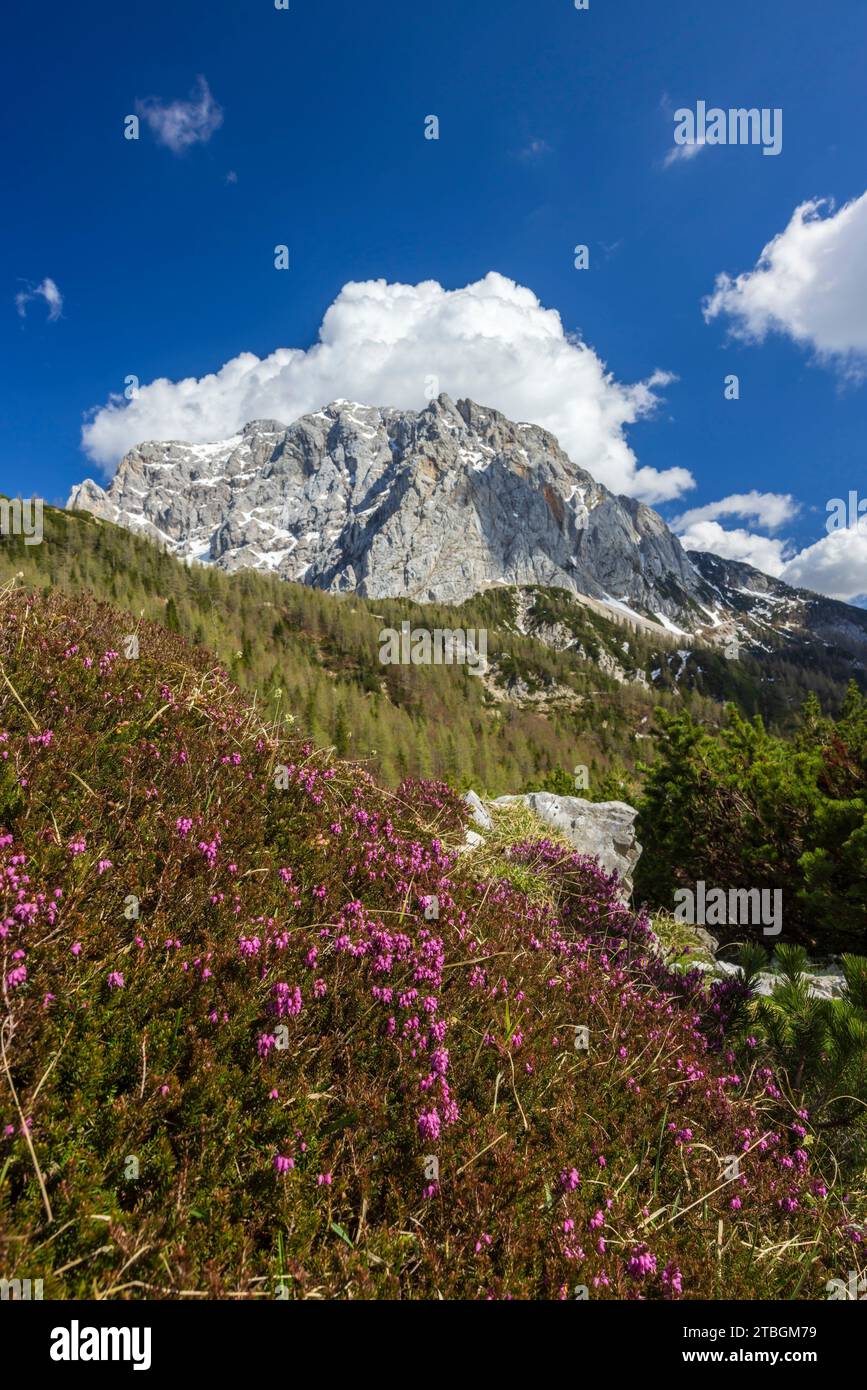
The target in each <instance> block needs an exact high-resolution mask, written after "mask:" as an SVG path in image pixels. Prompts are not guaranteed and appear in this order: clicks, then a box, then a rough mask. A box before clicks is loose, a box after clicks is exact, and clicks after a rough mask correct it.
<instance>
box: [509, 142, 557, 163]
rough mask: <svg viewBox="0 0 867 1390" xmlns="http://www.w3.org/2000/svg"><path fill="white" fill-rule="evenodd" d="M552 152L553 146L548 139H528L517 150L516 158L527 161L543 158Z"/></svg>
mask: <svg viewBox="0 0 867 1390" xmlns="http://www.w3.org/2000/svg"><path fill="white" fill-rule="evenodd" d="M550 153H551V146H550V145H549V144H548V141H547V140H538V139H535V140H528V141H527V144H526V145H523V146H522V147H521V149H519V150H516V151H515V158H516V159H523V160H524V161H525V162H526V163H530V162H532V161H533V160H536V159H541V158H542V157H543V156H544V155H546V154H550Z"/></svg>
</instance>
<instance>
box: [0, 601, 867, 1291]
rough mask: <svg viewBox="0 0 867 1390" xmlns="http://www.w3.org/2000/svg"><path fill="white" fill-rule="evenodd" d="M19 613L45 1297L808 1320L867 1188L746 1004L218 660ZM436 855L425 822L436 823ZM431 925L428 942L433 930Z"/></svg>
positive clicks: (13, 1163) (14, 976)
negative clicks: (690, 1307) (824, 1148)
mask: <svg viewBox="0 0 867 1390" xmlns="http://www.w3.org/2000/svg"><path fill="white" fill-rule="evenodd" d="M128 623H129V619H128V618H125V617H123V616H122V615H119V614H118V613H116V612H115V611H114V610H112V609H110V608H107V607H104V606H100V605H98V604H96V603H93V602H91V601H85V600H79V601H77V602H76V603H75V605H72V604H70V603H69V601H68V600H65V599H63V598H62V597H60V596H58V595H56V594H55V595H53V596H48V597H29V598H28V597H25V596H23V595H21V594H18V595H7V596H6V597H5V599H4V601H3V603H2V605H0V663H2V668H0V677H2V689H0V719H2V725H0V821H2V828H3V834H2V836H0V875H2V878H0V882H2V893H3V902H2V904H0V914H2V915H0V923H2V925H0V966H2V982H3V1022H2V1067H3V1076H2V1085H0V1145H2V1147H0V1234H2V1246H0V1248H2V1251H3V1261H4V1266H5V1268H4V1270H3V1274H4V1275H5V1276H6V1277H9V1278H11V1277H15V1276H16V1274H17V1275H19V1276H26V1277H31V1278H36V1277H40V1278H43V1279H44V1281H45V1293H46V1296H47V1297H66V1298H68V1297H81V1296H87V1297H93V1296H98V1297H113V1298H123V1297H155V1298H158V1297H177V1296H179V1295H181V1294H184V1295H185V1296H193V1295H199V1296H201V1295H209V1296H222V1295H226V1294H227V1293H232V1294H234V1295H238V1296H243V1297H251V1298H253V1297H260V1298H272V1297H275V1296H282V1295H285V1296H288V1297H292V1298H305V1297H312V1298H323V1297H334V1298H338V1297H352V1298H371V1297H380V1298H381V1297H401V1298H437V1297H445V1298H455V1297H462V1298H489V1297H490V1298H500V1297H511V1298H569V1297H576V1296H579V1297H581V1296H584V1293H585V1292H586V1293H587V1295H588V1296H589V1297H591V1298H665V1299H674V1298H737V1297H747V1298H764V1297H768V1296H773V1295H775V1294H778V1295H781V1296H785V1297H800V1298H807V1297H812V1298H815V1297H823V1296H824V1288H825V1284H826V1282H827V1281H828V1280H829V1279H831V1278H834V1277H838V1276H840V1275H841V1274H842V1275H843V1276H844V1277H845V1275H846V1272H847V1271H848V1270H850V1269H852V1268H856V1269H857V1268H860V1267H861V1266H863V1264H864V1260H863V1257H862V1255H861V1253H860V1252H861V1249H862V1242H861V1231H860V1226H861V1224H862V1223H863V1220H864V1204H863V1195H862V1194H861V1193H860V1192H859V1191H858V1190H857V1189H856V1188H853V1187H851V1186H850V1187H849V1188H847V1189H845V1190H844V1189H842V1188H840V1187H839V1186H835V1184H834V1180H833V1179H834V1171H833V1165H832V1164H830V1163H829V1164H828V1166H827V1170H826V1169H825V1168H823V1166H822V1164H821V1163H819V1162H817V1161H816V1160H815V1159H814V1157H813V1144H812V1142H811V1139H812V1135H811V1120H810V1116H809V1114H808V1113H807V1112H806V1110H805V1109H803V1108H796V1106H795V1105H793V1103H792V1101H791V1098H790V1097H788V1096H787V1094H786V1092H785V1090H784V1089H783V1088H782V1087H781V1086H780V1085H779V1084H778V1078H777V1076H776V1075H775V1073H774V1071H773V1069H772V1067H771V1066H770V1065H769V1062H768V1059H767V1057H765V1056H764V1055H763V1054H762V1051H761V1049H760V1048H750V1047H747V1048H746V1049H745V1053H744V1055H743V1056H741V1055H738V1054H736V1053H735V1051H734V1050H732V1048H731V1047H730V1046H729V1044H728V1041H727V1030H728V1029H729V1027H730V1026H731V1025H732V1022H733V1020H734V1019H735V1018H736V1016H737V1014H738V1010H739V1009H740V1008H741V1007H742V1006H743V1005H744V991H743V989H742V988H741V987H740V986H739V985H738V984H737V982H735V983H734V984H732V983H731V982H729V984H728V985H727V986H722V985H718V986H714V987H710V988H709V987H708V986H707V985H706V984H705V983H704V981H703V980H702V978H701V976H700V972H698V971H694V972H690V973H689V974H687V975H686V976H684V975H682V974H680V973H678V972H676V971H674V970H670V969H669V968H668V967H667V966H666V964H665V962H664V961H663V960H661V959H660V957H659V955H658V953H657V952H656V950H655V949H654V939H653V935H652V932H651V930H650V926H649V923H648V921H647V919H646V918H645V917H643V916H639V917H635V915H634V914H632V913H631V912H630V911H629V910H628V909H627V908H626V907H625V906H624V905H623V904H622V903H621V902H620V900H619V885H618V883H617V881H616V879H615V878H613V877H609V876H606V875H605V874H604V873H602V872H601V871H600V869H599V867H598V865H596V864H595V863H593V862H591V861H588V860H584V859H581V858H580V857H578V856H576V855H574V854H573V853H571V852H569V851H567V850H565V849H564V848H563V847H562V846H559V845H556V844H553V843H551V842H550V841H544V840H542V841H539V840H532V839H525V840H523V841H521V842H519V843H517V844H515V845H513V846H511V847H509V848H508V850H507V851H506V852H505V854H504V865H508V866H509V867H512V868H520V870H521V872H522V873H526V874H527V875H528V876H529V877H531V878H532V881H533V883H534V884H535V885H536V890H537V891H535V892H534V893H533V894H528V893H526V892H524V891H523V890H522V889H521V888H520V887H519V886H516V884H515V883H514V882H512V881H510V880H509V877H508V873H504V876H503V877H502V878H498V877H497V876H496V874H492V873H491V872H490V868H491V866H490V863H489V864H488V872H487V873H486V875H485V876H483V877H479V878H476V877H474V875H473V872H472V867H471V865H470V863H469V862H468V861H467V859H465V858H464V857H463V856H460V853H459V852H460V848H461V840H462V831H461V820H460V817H461V816H462V814H463V813H462V812H461V811H460V810H459V808H458V807H457V805H456V804H455V802H454V800H453V798H452V796H451V795H450V794H448V793H447V790H444V789H443V788H442V787H434V788H432V789H423V788H419V787H418V786H416V785H413V786H410V787H406V786H405V787H404V788H403V789H402V792H401V794H399V795H397V796H395V794H394V793H389V792H387V791H385V790H383V789H381V788H380V787H379V786H378V785H377V784H376V783H375V781H374V780H373V779H372V777H371V776H370V775H368V774H367V773H365V772H364V771H362V770H360V769H358V768H357V767H354V766H353V765H351V764H346V763H340V762H335V761H334V760H333V759H331V758H330V757H329V756H326V755H324V754H322V753H318V752H316V751H315V750H314V749H313V748H312V747H311V746H310V745H309V744H305V743H303V742H302V741H301V740H298V739H292V738H288V739H287V738H286V737H285V736H279V735H278V732H277V730H276V728H275V726H273V725H271V724H269V723H268V721H267V719H265V718H264V717H263V715H262V713H261V711H260V710H259V709H258V708H257V707H256V705H255V704H253V703H251V702H249V701H248V700H247V699H246V698H245V697H244V696H243V695H242V694H241V693H240V692H239V690H238V689H237V688H236V687H235V686H234V684H233V683H232V681H231V680H230V679H229V677H228V676H227V674H226V673H225V671H223V670H221V669H220V668H219V667H217V666H215V665H214V663H213V661H212V659H211V658H209V657H208V656H207V654H206V653H204V652H202V651H197V650H190V649H188V648H187V647H186V646H185V645H184V643H183V641H182V640H181V639H180V637H179V636H177V635H175V634H172V633H169V632H167V631H166V630H165V629H163V628H159V627H155V626H151V625H148V624H142V625H141V627H140V630H139V633H138V636H139V656H138V659H136V660H128V659H127V658H126V656H125V655H124V654H123V652H124V647H123V643H122V636H123V633H124V632H125V631H127V630H128ZM433 827H435V828H433ZM431 896H436V898H437V902H438V906H439V917H438V920H436V921H428V920H427V919H426V917H425V907H426V904H427V903H428V902H429V901H430V898H431Z"/></svg>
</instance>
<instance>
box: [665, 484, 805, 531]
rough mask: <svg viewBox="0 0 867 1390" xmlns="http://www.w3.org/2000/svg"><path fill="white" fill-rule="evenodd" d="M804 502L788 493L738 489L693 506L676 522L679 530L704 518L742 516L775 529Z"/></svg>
mask: <svg viewBox="0 0 867 1390" xmlns="http://www.w3.org/2000/svg"><path fill="white" fill-rule="evenodd" d="M800 510H801V507H800V503H798V502H796V501H795V499H794V497H792V496H791V495H790V494H789V493H787V492H785V493H783V492H756V491H755V489H753V490H752V492H735V493H732V494H731V495H730V496H729V497H723V498H721V499H720V500H719V501H718V502H708V503H707V504H706V505H705V506H703V507H691V508H690V510H689V511H688V512H684V513H683V515H682V516H679V517H677V518H676V519H675V521H673V522H672V526H673V528H674V529H675V530H687V529H688V528H689V527H690V526H693V525H695V523H696V522H700V521H716V520H717V519H718V518H719V517H721V516H739V517H741V518H743V520H745V521H756V522H758V524H759V525H760V526H766V527H767V528H768V530H771V531H774V530H776V529H777V527H778V526H783V525H785V523H786V522H787V521H791V520H792V518H793V517H795V516H797V515H798V512H799V511H800Z"/></svg>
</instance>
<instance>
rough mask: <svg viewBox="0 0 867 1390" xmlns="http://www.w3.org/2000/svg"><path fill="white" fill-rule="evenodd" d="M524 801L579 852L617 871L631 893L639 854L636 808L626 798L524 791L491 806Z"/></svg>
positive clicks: (606, 867) (501, 798)
mask: <svg viewBox="0 0 867 1390" xmlns="http://www.w3.org/2000/svg"><path fill="white" fill-rule="evenodd" d="M514 801H523V802H524V804H525V805H526V806H529V808H530V810H531V811H533V812H534V813H535V815H537V816H538V817H539V819H540V820H541V821H544V822H545V824H546V825H550V827H551V829H552V830H555V831H556V832H557V834H558V835H561V836H562V837H563V839H565V840H567V841H568V842H569V844H570V845H572V846H573V847H574V848H575V849H576V850H577V851H578V853H579V854H588V855H592V856H593V857H595V858H596V859H598V860H599V863H600V864H601V865H602V868H603V869H605V871H606V872H607V873H617V874H619V875H620V879H621V881H622V883H623V889H624V893H625V895H626V896H627V897H631V895H632V875H633V873H634V872H635V866H636V864H637V863H638V860H639V858H640V857H641V845H640V844H639V843H638V841H637V840H636V838H635V818H636V816H637V814H638V812H637V811H636V810H635V807H634V806H627V804H626V802H625V801H585V800H584V799H583V798H582V797H578V796H555V795H554V794H553V792H527V793H526V794H525V795H524V796H500V797H497V799H496V800H495V801H493V802H492V803H491V805H492V806H507V805H508V804H509V803H510V802H514Z"/></svg>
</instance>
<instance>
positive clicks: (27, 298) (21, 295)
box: [15, 275, 63, 323]
mask: <svg viewBox="0 0 867 1390" xmlns="http://www.w3.org/2000/svg"><path fill="white" fill-rule="evenodd" d="M37 297H38V298H40V299H44V300H45V303H46V304H47V305H48V322H49V323H54V321H55V319H59V318H60V315H61V312H62V311H63V295H62V294H61V293H60V290H59V289H58V288H57V286H56V285H55V283H54V281H53V280H52V279H51V277H50V276H48V275H46V277H45V279H44V280H43V281H42V284H41V285H36V286H31V287H30V288H28V289H26V290H19V291H18V293H17V294H16V296H15V304H16V307H17V309H18V312H19V314H20V315H21V317H22V318H26V316H27V305H28V304H29V303H30V302H31V300H33V299H36V298H37Z"/></svg>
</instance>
